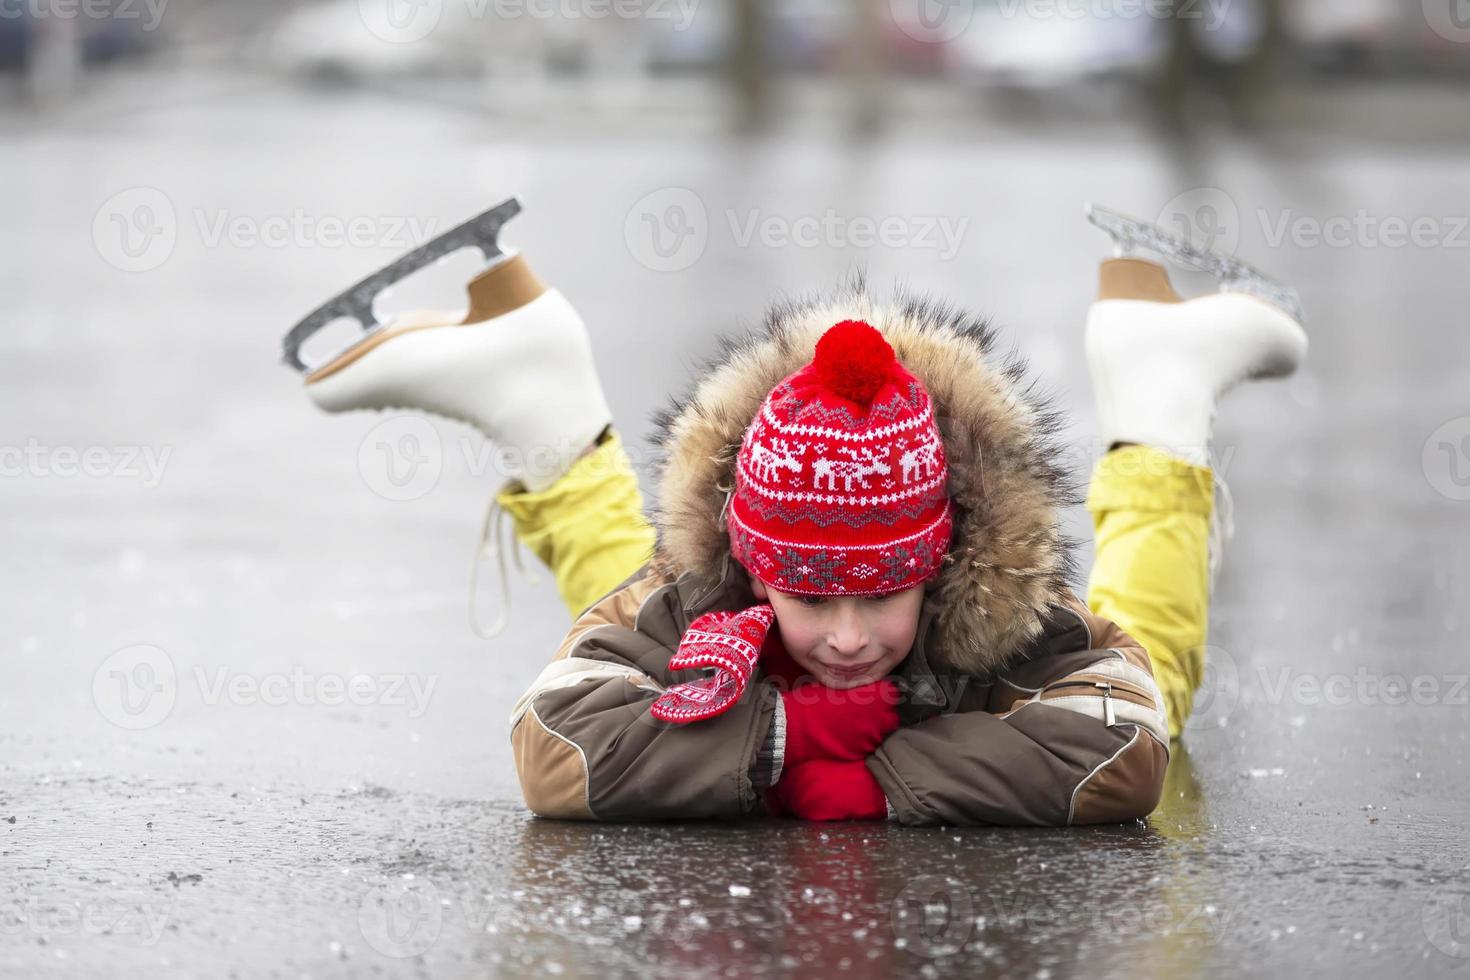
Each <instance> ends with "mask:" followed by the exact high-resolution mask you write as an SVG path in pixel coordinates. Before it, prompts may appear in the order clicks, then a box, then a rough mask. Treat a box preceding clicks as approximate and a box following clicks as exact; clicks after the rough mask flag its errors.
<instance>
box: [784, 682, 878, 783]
mask: <svg viewBox="0 0 1470 980" xmlns="http://www.w3.org/2000/svg"><path fill="white" fill-rule="evenodd" d="M781 700H782V704H783V705H784V707H785V709H786V754H785V756H784V762H783V765H784V766H790V767H795V766H799V765H801V764H802V763H803V762H807V761H810V760H813V759H825V760H835V761H839V762H841V761H856V762H859V763H861V761H862V760H863V759H866V758H867V757H868V756H869V755H870V754H872V753H873V752H874V751H875V750H876V749H877V748H878V746H879V745H882V744H883V740H884V739H885V738H887V737H888V736H889V735H891V734H893V732H895V731H897V729H898V709H897V708H895V707H894V705H896V704H898V700H899V691H898V686H897V685H896V684H894V683H893V681H891V680H889V679H888V678H886V677H885V678H883V679H882V680H878V681H873V682H872V683H871V684H863V685H861V686H859V687H849V688H843V689H837V688H831V687H824V686H822V685H821V684H801V685H798V686H796V687H794V688H792V689H791V690H789V691H783V692H782V693H781Z"/></svg>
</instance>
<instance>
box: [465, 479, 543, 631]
mask: <svg viewBox="0 0 1470 980" xmlns="http://www.w3.org/2000/svg"><path fill="white" fill-rule="evenodd" d="M511 482H514V481H511ZM509 485H510V484H509V482H508V483H507V484H506V486H509ZM501 489H502V490H504V487H502V488H501ZM507 516H509V515H507V513H506V511H505V509H504V508H503V507H501V506H500V494H499V493H496V494H494V495H493V496H492V497H491V498H490V506H489V507H488V508H487V509H486V511H485V523H484V525H482V526H481V528H480V543H479V544H478V545H477V546H476V547H475V556H474V558H473V559H472V560H471V562H470V629H472V630H474V631H475V634H476V635H477V636H479V637H481V638H482V639H486V640H488V639H491V638H493V637H496V636H499V635H500V634H501V633H503V632H504V631H505V627H506V624H507V623H509V622H510V605H511V602H510V576H509V575H507V574H506V569H505V544H504V542H503V540H502V538H503V534H502V528H503V527H504V526H505V518H506V517H507ZM511 542H512V544H511V558H512V559H513V560H514V561H515V566H516V571H517V572H519V573H520V575H521V577H522V578H523V579H525V580H526V582H527V583H528V584H531V585H536V584H539V581H540V580H539V579H538V578H537V576H536V575H535V574H534V573H533V572H530V571H528V570H527V569H526V567H525V566H524V565H523V564H521V539H520V538H518V537H516V536H515V533H514V531H512V533H511ZM487 558H494V559H495V566H496V571H497V573H498V574H497V578H498V579H499V581H500V611H499V613H498V614H497V615H496V618H495V622H494V623H492V624H491V625H490V626H485V625H483V622H482V620H481V619H480V608H479V597H480V563H481V562H482V561H483V560H485V559H487Z"/></svg>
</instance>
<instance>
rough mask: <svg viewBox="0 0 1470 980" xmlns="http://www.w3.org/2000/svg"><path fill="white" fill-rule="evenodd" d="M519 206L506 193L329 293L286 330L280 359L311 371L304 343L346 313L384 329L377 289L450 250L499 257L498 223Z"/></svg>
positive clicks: (369, 328)
mask: <svg viewBox="0 0 1470 980" xmlns="http://www.w3.org/2000/svg"><path fill="white" fill-rule="evenodd" d="M520 210H521V202H520V201H519V200H517V199H516V198H513V197H511V198H507V199H506V200H504V201H501V202H500V203H499V204H497V205H495V206H494V207H493V208H490V209H489V210H487V211H483V212H481V213H480V214H477V215H475V216H474V217H473V218H471V219H470V220H468V221H466V222H464V223H463V224H460V225H456V226H455V227H453V228H451V229H450V230H449V231H446V232H445V233H444V234H442V235H440V236H439V237H438V238H435V239H433V240H432V241H428V242H425V243H424V244H423V245H420V246H419V247H418V248H416V249H414V250H413V251H411V252H409V253H408V254H407V255H404V256H403V257H402V258H399V259H395V260H394V261H393V262H390V263H388V264H387V265H385V266H384V267H383V268H381V269H379V270H378V271H377V272H374V273H373V274H372V275H370V276H368V277H367V278H366V279H363V280H362V281H361V282H358V283H356V284H355V285H353V286H352V287H351V288H349V289H347V290H345V291H343V292H342V293H339V294H338V295H336V296H334V297H333V298H332V299H329V300H328V301H327V302H325V303H323V304H322V305H321V306H319V307H317V308H316V309H315V310H312V311H311V313H309V314H307V316H306V317H305V318H304V319H302V320H301V322H300V323H298V324H296V326H294V327H292V328H291V330H290V332H288V333H287V334H286V337H285V339H284V340H283V341H282V344H281V346H282V359H283V360H284V361H285V362H286V363H287V364H289V365H290V366H291V367H293V368H295V369H296V370H297V371H300V372H302V373H303V374H305V373H307V372H309V371H311V368H309V367H308V366H307V365H306V363H305V362H304V361H302V360H301V345H302V344H304V343H306V341H307V340H309V339H310V338H311V337H312V335H314V334H315V333H317V331H319V330H321V329H322V328H323V327H325V326H326V325H327V324H329V323H331V322H333V321H334V320H340V319H344V318H345V319H351V320H356V321H357V322H358V323H359V324H361V325H362V329H363V333H364V335H366V337H370V336H372V335H373V334H375V333H376V332H378V331H381V330H383V329H384V326H385V325H384V324H381V323H379V322H378V321H377V318H376V317H375V316H374V315H373V300H374V299H376V298H377V296H378V294H379V293H381V292H383V290H385V289H387V288H388V287H390V286H392V285H393V284H394V283H396V282H399V281H400V280H403V279H405V278H407V277H408V276H410V275H412V274H413V273H415V272H417V271H418V270H420V269H422V268H423V267H425V266H427V265H429V264H431V263H432V262H434V261H436V260H438V259H440V258H442V257H444V256H445V255H448V254H449V253H451V252H455V251H458V250H459V249H462V248H469V247H476V248H479V249H480V250H481V251H482V252H483V253H484V255H485V259H486V261H492V260H494V259H496V258H498V257H500V256H501V255H503V254H504V253H503V252H502V251H501V248H500V241H499V238H500V229H501V227H502V226H503V225H504V224H505V223H506V222H507V221H509V220H510V219H511V218H513V217H515V216H516V215H517V214H519V213H520ZM366 337H365V339H366ZM350 349H351V348H350ZM350 349H349V350H350Z"/></svg>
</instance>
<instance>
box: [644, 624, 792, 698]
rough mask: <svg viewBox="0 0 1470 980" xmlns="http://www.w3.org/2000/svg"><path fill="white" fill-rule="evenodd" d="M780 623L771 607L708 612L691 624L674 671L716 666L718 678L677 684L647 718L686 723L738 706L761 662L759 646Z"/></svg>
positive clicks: (671, 664)
mask: <svg viewBox="0 0 1470 980" xmlns="http://www.w3.org/2000/svg"><path fill="white" fill-rule="evenodd" d="M775 621H776V614H775V611H774V610H773V609H772V608H771V606H770V604H769V603H762V604H760V605H757V606H751V607H750V608H749V609H742V610H740V611H738V612H729V611H717V612H708V613H705V614H704V615H703V616H700V617H699V618H698V619H696V620H694V622H692V623H690V624H689V628H688V629H687V630H685V631H684V635H683V637H681V638H680V640H679V649H678V651H677V652H676V653H675V654H674V655H673V656H672V657H670V658H669V669H670V670H690V669H694V668H699V667H713V668H715V672H714V674H712V675H710V676H708V677H702V678H700V679H699V680H694V681H684V682H683V683H680V684H675V685H673V686H671V687H670V688H669V689H668V690H666V691H665V692H664V693H663V694H661V695H659V697H658V698H657V700H655V701H654V702H653V705H652V706H651V707H650V708H649V714H651V715H653V717H655V718H658V719H660V720H662V721H668V722H673V723H675V724H686V723H688V722H691V721H699V720H701V719H704V718H713V717H715V716H716V715H719V714H723V713H724V712H726V711H729V710H730V709H731V708H732V707H734V705H735V702H736V701H738V700H740V695H741V694H742V693H744V691H745V685H746V683H747V682H748V681H749V680H750V676H751V674H753V673H754V672H755V665H756V664H757V663H758V662H759V661H760V651H761V644H762V643H764V642H765V639H766V634H767V633H768V632H769V631H770V629H771V624H772V623H774V622H775Z"/></svg>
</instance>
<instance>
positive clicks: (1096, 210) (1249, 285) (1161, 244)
mask: <svg viewBox="0 0 1470 980" xmlns="http://www.w3.org/2000/svg"><path fill="white" fill-rule="evenodd" d="M1086 214H1087V220H1088V221H1090V222H1091V223H1092V224H1094V225H1096V226H1097V227H1098V228H1100V229H1102V230H1103V231H1104V232H1106V233H1107V235H1108V236H1109V237H1110V238H1112V240H1113V243H1114V245H1115V246H1116V247H1117V249H1118V255H1119V256H1120V257H1126V256H1128V255H1129V253H1131V252H1132V251H1133V250H1134V249H1135V248H1137V247H1143V248H1146V249H1148V250H1149V251H1151V252H1157V253H1158V254H1159V255H1162V256H1163V257H1164V258H1166V259H1169V260H1171V261H1173V262H1174V263H1175V264H1177V265H1181V266H1184V267H1185V268H1188V269H1195V270H1197V271H1199V272H1203V273H1206V274H1207V275H1209V276H1212V277H1213V278H1214V279H1215V281H1216V282H1218V283H1219V284H1220V290H1221V291H1222V292H1238V293H1249V294H1250V295H1252V296H1255V297H1256V298H1258V299H1261V300H1264V301H1266V302H1267V303H1270V304H1271V305H1273V306H1275V307H1277V308H1279V309H1280V310H1281V311H1282V312H1284V313H1285V314H1286V315H1287V316H1289V317H1291V318H1292V319H1293V320H1295V321H1296V322H1297V323H1302V322H1304V320H1303V317H1302V305H1301V298H1300V297H1299V296H1298V295H1297V292H1296V290H1294V289H1292V288H1291V287H1290V286H1287V285H1284V284H1282V283H1279V282H1277V281H1276V280H1274V279H1272V278H1271V277H1270V276H1268V275H1266V274H1265V273H1264V272H1262V271H1260V270H1259V269H1257V268H1255V267H1254V266H1252V265H1248V264H1246V263H1245V262H1242V261H1240V260H1239V259H1237V258H1234V257H1233V256H1229V255H1226V254H1225V253H1223V252H1219V251H1216V250H1215V249H1209V248H1200V247H1199V246H1197V245H1195V244H1193V243H1192V242H1189V241H1186V240H1185V239H1183V238H1180V237H1179V236H1178V235H1174V234H1172V233H1170V232H1167V231H1165V230H1164V229H1162V228H1160V227H1159V226H1158V225H1153V224H1149V223H1148V222H1146V221H1139V220H1138V219H1136V218H1130V217H1128V216H1127V215H1124V214H1119V213H1118V212H1117V211H1113V210H1110V209H1108V208H1104V207H1099V206H1098V205H1096V204H1091V203H1089V204H1088V205H1087V206H1086Z"/></svg>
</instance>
